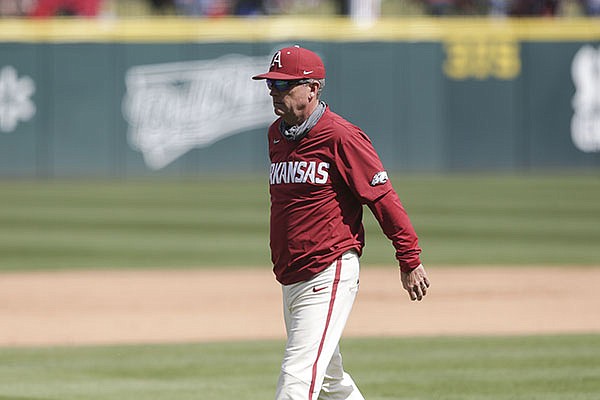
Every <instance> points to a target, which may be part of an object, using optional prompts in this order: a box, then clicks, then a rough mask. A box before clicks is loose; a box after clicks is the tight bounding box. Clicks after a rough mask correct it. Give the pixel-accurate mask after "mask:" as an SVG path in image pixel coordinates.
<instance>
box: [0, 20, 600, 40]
mask: <svg viewBox="0 0 600 400" xmlns="http://www.w3.org/2000/svg"><path fill="white" fill-rule="evenodd" d="M479 35H484V36H486V37H502V38H505V39H511V40H524V41H528V40H530V41H581V40H583V41H595V40H599V41H600V20H598V19H590V18H570V19H567V18H565V19H548V18H537V19H510V18H389V19H388V18H382V19H379V20H377V21H355V20H351V19H348V18H342V17H337V18H330V17H327V18H325V17H323V18H319V17H311V18H297V17H289V18H288V17H261V18H233V17H230V18H218V19H210V18H183V17H182V18H170V17H167V18H144V19H103V18H99V19H64V18H57V19H48V20H26V19H0V42H182V41H184V42H254V41H286V40H291V39H296V40H327V41H396V40H398V41H413V40H414V41H439V40H448V39H451V38H453V37H465V36H471V37H473V36H475V37H476V36H479Z"/></svg>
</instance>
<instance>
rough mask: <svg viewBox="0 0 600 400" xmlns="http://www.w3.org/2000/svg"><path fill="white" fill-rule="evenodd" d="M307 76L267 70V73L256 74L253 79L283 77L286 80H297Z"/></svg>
mask: <svg viewBox="0 0 600 400" xmlns="http://www.w3.org/2000/svg"><path fill="white" fill-rule="evenodd" d="M304 78H306V77H305V76H296V75H289V74H283V73H281V72H274V71H271V72H267V73H266V74H260V75H256V76H253V77H252V79H254V80H260V79H281V80H284V81H290V80H296V79H304Z"/></svg>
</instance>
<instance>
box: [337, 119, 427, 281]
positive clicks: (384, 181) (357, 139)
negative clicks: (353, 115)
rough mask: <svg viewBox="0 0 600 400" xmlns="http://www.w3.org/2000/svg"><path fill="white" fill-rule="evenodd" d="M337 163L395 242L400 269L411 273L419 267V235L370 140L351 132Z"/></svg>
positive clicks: (345, 178) (360, 197)
mask: <svg viewBox="0 0 600 400" xmlns="http://www.w3.org/2000/svg"><path fill="white" fill-rule="evenodd" d="M336 161H337V167H338V170H339V172H340V175H341V177H342V179H344V181H345V182H346V184H347V185H348V187H349V188H350V190H351V191H352V192H353V193H354V195H355V196H356V198H357V199H358V200H359V201H360V202H361V203H362V204H366V205H367V206H368V207H369V208H370V209H371V212H372V213H373V215H374V216H375V218H376V219H377V221H378V222H379V225H380V226H381V228H382V230H383V233H384V234H385V235H386V236H387V237H388V239H390V240H391V242H392V244H393V246H394V248H395V249H396V258H397V259H398V262H399V264H400V268H401V269H402V270H403V271H405V272H408V271H410V270H412V269H414V268H416V267H418V266H419V264H420V263H421V261H420V259H419V254H420V253H421V249H420V248H419V245H418V238H417V235H416V233H415V230H414V228H413V226H412V224H411V222H410V219H409V218H408V215H407V213H406V211H405V210H404V207H403V206H402V203H401V202H400V199H399V198H398V195H397V194H396V192H395V191H394V188H393V187H392V184H391V182H390V181H389V179H388V177H387V173H386V172H385V170H384V167H383V164H382V163H381V160H380V159H379V156H378V154H377V153H376V151H375V149H374V148H373V145H372V143H371V141H370V139H369V138H368V137H367V136H366V135H365V134H364V133H363V132H361V131H354V132H352V131H349V132H347V133H346V134H345V135H343V136H342V139H341V140H340V142H339V144H338V147H337V151H336ZM378 177H380V178H379V179H378Z"/></svg>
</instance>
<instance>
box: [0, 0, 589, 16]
mask: <svg viewBox="0 0 600 400" xmlns="http://www.w3.org/2000/svg"><path fill="white" fill-rule="evenodd" d="M356 10H363V11H362V12H364V10H369V11H368V12H369V13H370V14H372V16H375V17H377V16H379V15H390V16H391V15H414V14H421V15H432V16H451V15H470V16H473V15H498V16H514V17H533V16H550V17H552V16H562V15H588V16H598V15H600V0H0V16H4V17H36V18H44V17H52V16H80V17H99V16H102V15H107V14H109V15H113V16H117V17H119V16H142V15H184V16H201V17H219V16H227V15H234V16H255V15H293V14H298V15H301V14H323V15H350V16H352V15H354V14H355V13H357V12H361V11H356Z"/></svg>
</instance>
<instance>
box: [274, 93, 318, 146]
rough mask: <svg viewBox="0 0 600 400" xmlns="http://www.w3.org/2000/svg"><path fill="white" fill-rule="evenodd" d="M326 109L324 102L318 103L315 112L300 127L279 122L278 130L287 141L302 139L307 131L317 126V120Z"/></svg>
mask: <svg viewBox="0 0 600 400" xmlns="http://www.w3.org/2000/svg"><path fill="white" fill-rule="evenodd" d="M326 108H327V104H325V102H324V101H319V104H318V105H317V108H315V111H313V113H312V114H310V116H309V117H308V118H307V119H306V121H304V122H303V123H301V124H300V125H294V126H288V125H287V124H286V123H285V122H284V121H283V120H281V123H280V125H279V130H280V131H281V134H282V135H283V136H284V137H285V138H286V139H287V140H300V139H302V138H303V137H304V136H306V134H307V133H308V131H310V130H311V129H312V128H313V127H314V126H315V125H316V124H317V122H319V119H321V117H322V116H323V113H325V109H326Z"/></svg>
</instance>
